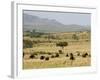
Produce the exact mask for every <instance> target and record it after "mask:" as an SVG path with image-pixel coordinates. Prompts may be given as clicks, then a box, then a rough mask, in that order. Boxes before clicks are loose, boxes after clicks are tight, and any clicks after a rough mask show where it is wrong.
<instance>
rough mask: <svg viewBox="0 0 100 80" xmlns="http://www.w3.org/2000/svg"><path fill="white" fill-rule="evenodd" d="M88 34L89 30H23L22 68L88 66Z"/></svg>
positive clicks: (89, 55)
mask: <svg viewBox="0 0 100 80" xmlns="http://www.w3.org/2000/svg"><path fill="white" fill-rule="evenodd" d="M90 35H91V33H90V31H79V32H52V33H43V32H37V31H36V30H32V31H24V34H23V69H32V68H33V69H34V68H55V67H77V66H78V67H81V66H90V65H91V52H90V48H91V47H90V45H91V37H90Z"/></svg>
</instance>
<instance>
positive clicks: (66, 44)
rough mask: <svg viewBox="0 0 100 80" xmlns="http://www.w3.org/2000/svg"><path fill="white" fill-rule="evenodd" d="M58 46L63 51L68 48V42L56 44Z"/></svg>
mask: <svg viewBox="0 0 100 80" xmlns="http://www.w3.org/2000/svg"><path fill="white" fill-rule="evenodd" d="M56 46H59V47H61V48H62V49H64V47H65V46H68V42H59V43H56Z"/></svg>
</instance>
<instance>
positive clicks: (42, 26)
mask: <svg viewBox="0 0 100 80" xmlns="http://www.w3.org/2000/svg"><path fill="white" fill-rule="evenodd" d="M23 18H24V19H23V26H24V31H28V30H29V31H31V30H33V29H35V30H36V31H39V32H73V31H90V30H91V28H90V26H81V25H76V24H71V25H64V24H62V23H60V22H58V21H56V20H52V19H47V18H40V17H38V16H33V15H29V14H23Z"/></svg>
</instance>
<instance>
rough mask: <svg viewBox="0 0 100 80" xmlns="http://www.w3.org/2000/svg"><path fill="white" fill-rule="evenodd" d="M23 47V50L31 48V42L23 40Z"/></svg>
mask: <svg viewBox="0 0 100 80" xmlns="http://www.w3.org/2000/svg"><path fill="white" fill-rule="evenodd" d="M23 47H24V48H32V47H33V43H32V41H31V40H23Z"/></svg>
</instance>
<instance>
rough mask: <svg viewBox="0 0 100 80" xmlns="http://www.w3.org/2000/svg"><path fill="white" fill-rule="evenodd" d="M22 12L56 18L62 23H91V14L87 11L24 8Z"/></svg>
mask: <svg viewBox="0 0 100 80" xmlns="http://www.w3.org/2000/svg"><path fill="white" fill-rule="evenodd" d="M23 13H26V14H29V15H33V16H38V17H40V18H47V19H51V20H56V21H58V22H60V23H62V24H65V25H70V24H76V25H82V26H87V25H88V26H90V25H91V14H89V13H75V12H74V13H71V12H51V11H48V12H47V11H31V10H24V11H23Z"/></svg>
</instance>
